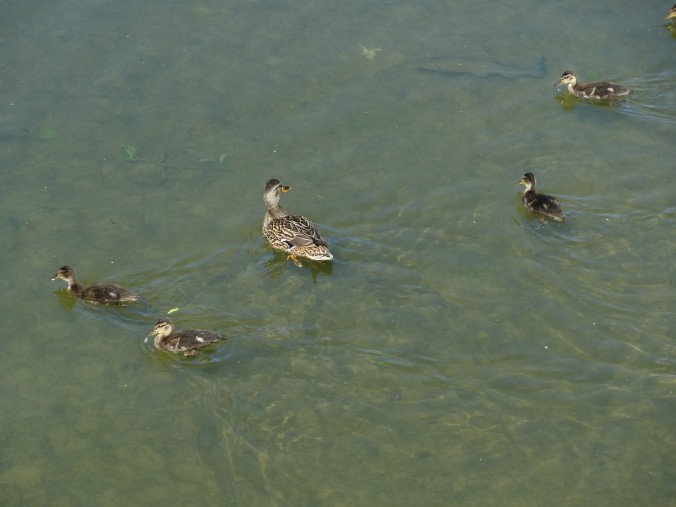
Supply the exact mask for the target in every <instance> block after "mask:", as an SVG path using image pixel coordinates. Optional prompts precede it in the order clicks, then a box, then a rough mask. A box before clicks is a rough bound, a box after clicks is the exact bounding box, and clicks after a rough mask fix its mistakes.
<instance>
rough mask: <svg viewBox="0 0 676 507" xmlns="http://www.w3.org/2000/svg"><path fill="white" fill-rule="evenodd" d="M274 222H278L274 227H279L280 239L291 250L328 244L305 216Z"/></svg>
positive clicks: (295, 216) (294, 216)
mask: <svg viewBox="0 0 676 507" xmlns="http://www.w3.org/2000/svg"><path fill="white" fill-rule="evenodd" d="M273 222H278V223H277V224H273V225H275V226H278V230H279V233H280V239H281V240H282V241H283V242H284V243H286V244H287V245H289V248H293V247H296V246H310V245H326V244H327V243H326V240H325V239H324V238H322V236H321V235H320V234H319V231H318V230H317V228H316V227H315V225H314V224H313V223H312V222H310V221H309V220H308V219H307V218H305V217H304V216H301V215H288V216H286V217H284V218H280V219H278V220H275V221H273Z"/></svg>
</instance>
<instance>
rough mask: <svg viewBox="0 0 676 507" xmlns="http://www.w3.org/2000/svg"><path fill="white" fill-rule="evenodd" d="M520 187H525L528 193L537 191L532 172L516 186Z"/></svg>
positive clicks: (523, 177)
mask: <svg viewBox="0 0 676 507" xmlns="http://www.w3.org/2000/svg"><path fill="white" fill-rule="evenodd" d="M519 185H523V186H525V187H526V192H528V191H529V190H535V175H534V174H533V173H531V172H528V173H526V174H524V175H523V176H522V177H521V179H520V180H519V181H518V183H517V184H516V186H517V187H518V186H519Z"/></svg>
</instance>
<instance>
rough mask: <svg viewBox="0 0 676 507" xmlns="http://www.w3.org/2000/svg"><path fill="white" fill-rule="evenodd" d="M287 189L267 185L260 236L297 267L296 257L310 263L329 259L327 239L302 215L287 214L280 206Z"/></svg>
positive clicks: (271, 183)
mask: <svg viewBox="0 0 676 507" xmlns="http://www.w3.org/2000/svg"><path fill="white" fill-rule="evenodd" d="M290 189H291V187H288V186H285V185H282V184H281V183H280V182H279V180H277V179H271V180H269V181H268V182H267V183H266V185H265V193H264V194H263V201H264V202H265V209H266V211H265V217H264V218H263V236H264V237H265V239H266V240H268V243H270V246H271V247H272V248H274V249H275V250H280V251H282V252H286V253H287V254H289V256H290V257H291V258H292V259H293V260H294V261H296V263H297V264H298V262H297V258H298V257H302V258H305V259H310V260H313V261H330V260H332V259H333V255H332V254H331V252H329V249H328V246H327V243H326V240H325V239H324V238H322V236H321V235H320V234H319V231H318V230H317V228H316V227H315V225H314V224H313V223H312V222H310V221H309V220H308V219H307V218H305V217H304V216H301V215H289V214H288V213H287V211H286V210H285V209H284V208H282V207H281V206H280V205H279V198H280V196H281V195H282V192H288V191H289V190H290Z"/></svg>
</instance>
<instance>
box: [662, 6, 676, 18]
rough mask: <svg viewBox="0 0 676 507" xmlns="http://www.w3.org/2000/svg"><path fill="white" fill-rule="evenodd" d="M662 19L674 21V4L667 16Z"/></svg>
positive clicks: (675, 16) (675, 9)
mask: <svg viewBox="0 0 676 507" xmlns="http://www.w3.org/2000/svg"><path fill="white" fill-rule="evenodd" d="M664 19H676V4H674V6H673V7H672V8H671V10H670V11H669V14H667V15H666V16H664Z"/></svg>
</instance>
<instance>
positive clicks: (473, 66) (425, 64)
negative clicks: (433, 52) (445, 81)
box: [416, 56, 547, 79]
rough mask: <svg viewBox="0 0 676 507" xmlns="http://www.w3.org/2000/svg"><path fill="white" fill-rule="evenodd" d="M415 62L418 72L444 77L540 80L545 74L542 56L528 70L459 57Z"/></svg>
mask: <svg viewBox="0 0 676 507" xmlns="http://www.w3.org/2000/svg"><path fill="white" fill-rule="evenodd" d="M416 61H417V62H418V63H419V64H420V65H419V66H418V67H417V69H418V70H419V71H420V72H428V73H432V74H442V75H444V76H462V75H471V76H476V77H481V78H484V79H486V78H489V77H499V78H503V79H518V78H520V77H529V78H536V79H542V78H544V77H545V74H546V73H547V67H546V60H545V57H544V56H543V57H542V58H540V60H539V61H538V62H537V63H536V64H535V65H533V66H532V67H528V68H523V67H517V66H515V65H507V64H504V63H501V62H491V61H486V60H476V59H474V58H465V57H461V56H431V57H426V58H419V59H418V60H416Z"/></svg>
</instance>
